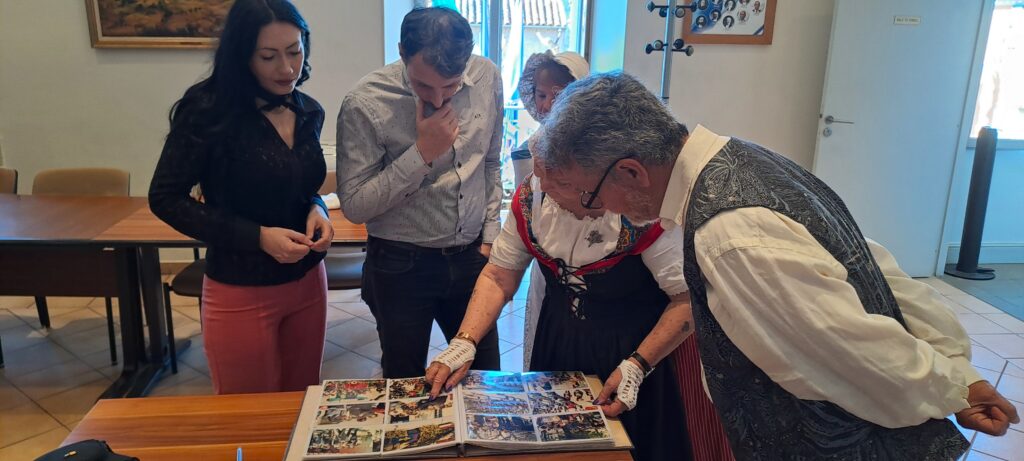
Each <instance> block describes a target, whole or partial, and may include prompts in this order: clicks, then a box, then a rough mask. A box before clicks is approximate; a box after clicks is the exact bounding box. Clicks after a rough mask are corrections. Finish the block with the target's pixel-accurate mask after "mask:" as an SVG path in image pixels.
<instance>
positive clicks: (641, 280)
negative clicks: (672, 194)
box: [427, 162, 720, 460]
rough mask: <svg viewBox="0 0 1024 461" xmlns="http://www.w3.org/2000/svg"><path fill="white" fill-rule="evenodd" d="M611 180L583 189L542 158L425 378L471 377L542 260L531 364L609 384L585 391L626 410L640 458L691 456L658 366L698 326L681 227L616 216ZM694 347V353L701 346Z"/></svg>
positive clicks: (679, 409)
mask: <svg viewBox="0 0 1024 461" xmlns="http://www.w3.org/2000/svg"><path fill="white" fill-rule="evenodd" d="M601 182H603V181H601ZM601 182H599V183H598V184H597V186H596V187H595V188H594V190H593V191H588V192H581V191H579V190H577V189H574V188H571V187H567V186H566V185H565V183H564V181H562V179H561V177H560V176H559V175H558V174H556V172H553V171H551V170H548V169H547V168H545V165H544V164H543V163H542V162H535V165H534V176H533V177H530V178H528V179H527V180H526V181H525V182H524V183H523V184H522V185H521V186H520V187H519V189H518V190H517V191H516V193H515V194H514V196H513V201H512V211H511V215H510V219H508V220H507V221H506V222H505V225H504V227H503V229H502V232H501V234H500V235H499V236H498V238H497V240H495V242H494V247H493V248H492V250H491V258H490V261H489V263H488V264H487V266H486V267H485V268H484V270H483V272H482V273H481V276H480V278H479V279H478V280H477V284H476V289H475V290H474V292H473V297H472V298H471V299H470V302H469V308H468V310H467V312H466V317H465V319H464V320H463V322H462V327H461V328H460V333H459V336H457V337H456V339H455V340H453V341H452V342H451V344H450V345H449V346H448V349H446V350H445V351H444V352H442V353H441V354H440V355H439V356H438V357H437V359H436V361H435V362H434V363H432V364H431V365H430V367H429V368H428V370H427V378H428V379H429V380H431V381H432V382H433V384H434V386H433V393H434V394H435V395H436V394H437V393H438V392H439V391H440V390H441V388H442V387H451V386H454V385H455V384H457V383H458V382H459V381H460V380H461V379H462V377H463V376H465V374H466V371H467V370H468V369H469V366H470V365H471V364H472V363H473V360H474V356H475V352H476V351H475V347H474V344H473V340H475V339H477V338H483V337H484V336H485V335H486V334H487V333H488V331H490V330H491V329H492V328H493V327H494V323H495V320H496V319H497V318H498V315H499V314H500V312H501V309H502V306H503V305H504V304H505V303H506V302H508V300H510V299H511V298H512V295H513V294H514V293H515V292H516V288H517V287H518V286H519V282H520V280H521V278H522V276H523V273H524V272H525V270H526V268H527V266H528V265H529V264H530V263H531V262H532V261H533V260H534V259H536V260H537V261H538V262H539V263H540V264H539V267H540V270H541V272H542V273H543V275H544V282H545V283H544V285H545V288H544V296H543V300H542V302H541V307H540V309H537V310H536V312H534V315H531V316H530V317H531V318H530V319H528V321H527V331H526V336H527V338H526V342H527V344H532V353H531V354H530V361H529V363H530V368H531V369H533V370H579V371H583V372H584V373H587V374H596V375H598V376H599V377H600V378H601V379H602V380H604V381H605V386H604V389H603V390H602V392H601V393H600V394H598V395H592V396H587V399H586V400H587V401H586V402H585V405H591V404H592V405H593V409H594V410H598V409H601V410H603V411H604V413H605V414H606V415H608V416H618V417H619V418H621V420H622V422H623V425H624V426H625V428H626V430H627V432H628V433H629V435H630V437H631V438H632V440H633V443H634V445H635V447H636V448H635V452H634V454H635V456H636V459H640V460H660V459H666V460H667V459H672V460H686V459H693V457H692V456H691V453H692V451H693V450H692V449H691V443H690V440H691V439H690V437H688V434H687V426H686V421H687V416H688V415H686V414H685V413H684V409H683V408H684V405H683V400H682V397H681V396H680V389H679V382H678V381H677V375H676V372H675V369H674V366H673V365H671V364H670V363H669V362H670V361H666V362H664V363H663V364H661V365H659V363H660V362H661V361H662V359H664V358H665V357H666V356H667V355H668V354H670V353H671V352H672V351H673V350H675V349H676V348H677V347H678V346H679V345H680V343H682V342H683V340H684V339H686V338H687V337H688V336H689V335H690V334H691V333H692V332H693V320H692V318H691V315H690V306H689V297H688V295H687V292H686V283H685V280H683V275H682V265H681V261H682V247H681V246H680V245H679V242H680V241H681V239H680V235H679V234H678V230H677V231H675V233H674V234H673V233H666V232H664V231H663V230H662V228H661V226H660V225H659V224H657V223H646V224H638V223H634V222H631V221H629V220H628V219H626V218H624V217H623V216H621V215H619V214H615V213H607V212H606V211H605V210H604V209H602V203H601V201H600V199H599V198H598V197H599V193H600V189H601V184H600V183H601ZM463 338H465V339H463ZM691 343H692V342H691ZM691 352H692V353H693V355H694V357H696V347H695V346H694V347H693V348H692V351H691ZM697 363H698V361H696V360H693V361H692V366H691V367H690V368H691V369H689V370H686V372H687V373H690V374H691V375H692V376H693V377H695V379H694V380H693V382H694V383H696V384H695V385H694V387H695V392H693V394H694V395H699V396H701V397H702V398H704V397H703V390H702V389H700V385H699V376H700V375H699V373H700V371H699V370H698V369H697ZM591 402H593V403H591ZM687 404H689V402H688V401H687ZM707 408H710V407H709V406H708V407H707ZM687 409H688V410H687V411H689V407H688V406H687ZM706 416H708V418H703V419H702V421H708V422H709V423H710V424H718V422H717V418H716V417H715V416H714V413H713V411H712V410H708V411H707V412H706ZM719 427H720V426H719Z"/></svg>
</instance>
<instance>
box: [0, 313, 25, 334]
mask: <svg viewBox="0 0 1024 461" xmlns="http://www.w3.org/2000/svg"><path fill="white" fill-rule="evenodd" d="M27 325H28V324H27V323H25V321H24V320H22V319H21V317H18V316H17V315H14V313H12V312H11V311H9V310H7V309H0V338H2V337H3V333H4V330H6V329H8V328H16V327H24V326H27Z"/></svg>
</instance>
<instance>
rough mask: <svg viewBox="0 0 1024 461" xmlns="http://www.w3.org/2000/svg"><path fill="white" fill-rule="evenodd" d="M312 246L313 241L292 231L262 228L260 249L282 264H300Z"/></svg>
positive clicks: (278, 228) (280, 228)
mask: <svg viewBox="0 0 1024 461" xmlns="http://www.w3.org/2000/svg"><path fill="white" fill-rule="evenodd" d="M312 245H313V241H312V240H310V239H309V238H307V237H306V236H305V235H302V234H300V233H298V232H295V231H293V230H291V229H285V228H283V227H263V226H260V249H261V250H263V252H264V253H266V254H268V255H270V256H271V257H272V258H274V259H275V260H276V261H277V262H279V263H281V264H291V263H296V262H299V260H301V259H302V258H304V257H305V256H306V255H307V254H309V248H310V247H311V246H312Z"/></svg>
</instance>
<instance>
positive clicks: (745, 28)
mask: <svg viewBox="0 0 1024 461" xmlns="http://www.w3.org/2000/svg"><path fill="white" fill-rule="evenodd" d="M691 3H693V4H694V6H695V9H694V11H693V12H692V13H688V14H687V15H686V17H687V19H686V20H684V21H683V37H682V38H683V41H684V42H686V43H687V44H694V45H698V44H729V45H771V43H772V33H773V32H774V30H775V4H776V3H778V0H691Z"/></svg>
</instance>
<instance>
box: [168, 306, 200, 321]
mask: <svg viewBox="0 0 1024 461" xmlns="http://www.w3.org/2000/svg"><path fill="white" fill-rule="evenodd" d="M172 306H174V308H173V310H175V311H177V312H179V313H181V314H182V315H184V316H185V317H188V318H190V319H192V320H195V321H197V322H202V321H203V318H202V313H201V311H200V309H199V305H198V304H195V305H192V306H178V305H176V304H172Z"/></svg>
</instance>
